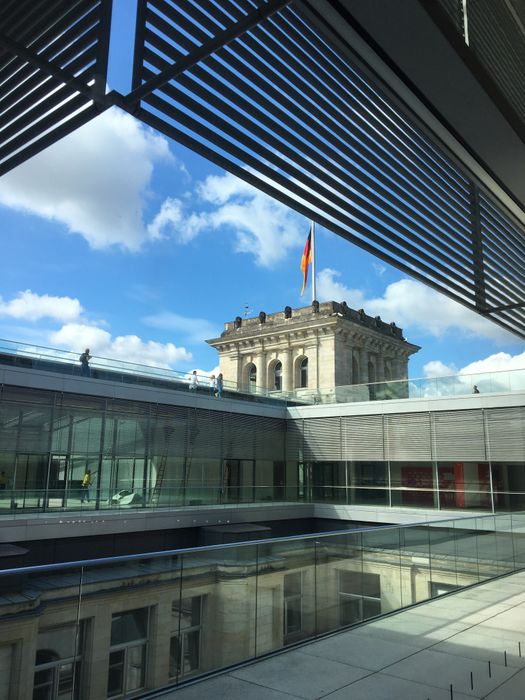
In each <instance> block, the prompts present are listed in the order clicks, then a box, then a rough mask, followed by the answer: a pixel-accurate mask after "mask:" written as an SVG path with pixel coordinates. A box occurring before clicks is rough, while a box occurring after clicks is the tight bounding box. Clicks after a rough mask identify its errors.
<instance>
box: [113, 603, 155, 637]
mask: <svg viewBox="0 0 525 700" xmlns="http://www.w3.org/2000/svg"><path fill="white" fill-rule="evenodd" d="M147 636H148V608H141V609H140V610H128V611H127V612H120V613H114V614H113V617H112V620H111V646H116V645H118V644H126V643H127V642H134V641H136V640H139V639H146V638H147Z"/></svg>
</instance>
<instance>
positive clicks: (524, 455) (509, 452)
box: [485, 406, 525, 462]
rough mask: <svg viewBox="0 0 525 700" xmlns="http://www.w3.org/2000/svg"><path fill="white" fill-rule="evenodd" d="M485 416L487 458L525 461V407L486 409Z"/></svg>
mask: <svg viewBox="0 0 525 700" xmlns="http://www.w3.org/2000/svg"><path fill="white" fill-rule="evenodd" d="M485 417H486V421H487V442H488V452H489V458H490V459H491V460H493V461H495V460H501V461H504V460H507V461H512V462H525V408H523V407H522V406H517V407H512V408H500V409H488V410H487V411H486V412H485Z"/></svg>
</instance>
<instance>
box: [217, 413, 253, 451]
mask: <svg viewBox="0 0 525 700" xmlns="http://www.w3.org/2000/svg"><path fill="white" fill-rule="evenodd" d="M226 420H227V421H228V425H229V430H228V441H227V442H226V443H225V446H224V447H225V457H228V458H230V459H254V457H255V428H256V417H255V416H247V415H244V414H242V413H229V414H228V415H227V416H226Z"/></svg>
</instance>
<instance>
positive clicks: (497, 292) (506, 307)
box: [128, 0, 525, 336]
mask: <svg viewBox="0 0 525 700" xmlns="http://www.w3.org/2000/svg"><path fill="white" fill-rule="evenodd" d="M301 4H302V3H293V4H292V5H287V3H286V2H283V1H279V0H273V1H269V2H262V1H259V2H258V3H256V2H255V1H252V0H236V1H235V2H233V0H231V1H229V0H221V1H220V2H218V1H216V0H203V1H200V2H198V3H197V2H186V1H185V2H181V1H177V0H169V1H168V0H141V2H140V9H139V17H138V28H137V45H136V49H137V51H136V55H135V66H134V87H135V89H134V91H133V92H132V93H131V94H130V95H129V96H128V99H129V100H131V101H132V100H133V99H140V107H138V108H136V109H135V112H134V113H135V114H136V115H137V116H139V117H140V118H141V119H142V120H144V121H145V122H148V123H149V124H150V125H152V126H154V127H155V128H157V129H158V130H160V131H162V132H164V133H165V134H167V135H169V136H171V137H172V138H174V139H176V140H178V141H180V142H182V143H184V144H185V145H186V146H189V147H190V148H193V149H194V150H196V151H198V152H199V153H201V154H202V155H204V156H206V157H207V158H209V159H210V160H212V161H214V162H216V163H217V164H218V165H220V166H222V167H224V168H226V169H227V170H229V171H231V172H233V173H235V174H236V175H238V176H240V177H242V178H243V179H245V180H247V181H248V182H250V183H252V184H253V185H254V186H256V187H257V188H258V189H261V190H263V191H265V192H267V193H268V194H270V195H272V196H273V197H275V198H277V199H279V200H280V201H282V202H284V203H285V204H287V205H289V206H290V207H292V208H294V209H296V210H298V211H300V212H301V213H303V214H305V215H306V216H308V217H312V218H314V219H315V220H316V221H318V222H319V223H321V224H323V225H324V226H326V227H327V228H328V229H330V230H332V231H334V232H336V233H338V234H340V235H342V236H343V237H344V238H346V239H348V240H349V241H351V242H352V243H355V244H356V245H358V246H360V247H361V248H364V249H365V250H367V251H369V252H372V253H374V254H375V255H377V256H379V257H380V258H382V259H383V260H385V261H387V262H389V263H391V264H392V265H394V266H396V267H397V268H398V269H401V270H403V271H405V272H407V273H408V274H410V275H411V276H413V277H416V278H418V279H420V280H422V281H423V282H425V283H427V284H429V285H431V286H433V287H434V288H436V289H438V290H439V291H441V292H443V293H445V294H447V295H448V296H450V297H452V298H453V299H455V300H457V301H459V302H460V303H462V304H464V305H466V306H468V307H470V308H471V309H473V310H475V311H477V312H479V313H483V314H490V315H491V318H492V319H493V320H495V321H497V322H498V323H499V324H500V325H502V326H504V327H506V328H508V329H509V330H511V331H514V332H517V333H518V334H521V335H523V336H525V310H524V309H523V308H522V305H523V281H524V280H523V275H524V266H523V264H522V261H523V259H524V258H525V236H524V232H523V229H522V228H521V227H520V225H519V223H518V222H517V221H513V220H512V218H511V216H510V214H505V213H503V212H502V211H501V209H500V207H499V206H498V205H497V204H496V203H495V202H494V201H492V199H491V197H490V195H489V194H488V193H484V192H482V190H481V189H480V187H479V186H478V185H477V183H475V182H474V181H473V179H472V178H471V177H469V175H468V174H467V173H465V172H463V171H462V169H461V168H460V166H459V165H457V164H456V163H455V162H454V160H453V159H452V158H451V157H449V156H448V154H447V153H446V152H445V150H444V149H441V148H440V147H439V146H438V145H436V144H435V143H433V142H432V141H431V140H430V138H429V137H428V136H427V135H426V134H425V133H424V132H423V130H421V129H419V128H418V127H417V126H416V124H415V123H411V121H410V119H409V117H408V116H407V115H406V114H403V113H401V112H400V110H399V109H398V108H397V107H394V105H393V103H390V102H389V101H388V100H387V98H386V97H385V96H384V95H383V94H381V92H380V91H379V88H378V87H377V86H375V85H372V84H371V83H370V81H369V80H368V79H365V77H364V75H363V74H361V73H360V72H359V69H358V68H357V67H356V66H354V65H350V64H349V63H348V61H346V60H344V59H343V58H342V57H341V56H340V55H339V54H338V53H337V52H336V51H335V50H334V49H333V48H331V47H330V46H329V45H328V44H327V43H326V42H325V41H324V40H323V39H322V38H321V37H320V36H319V35H318V34H317V33H316V32H315V31H314V30H313V29H312V27H311V26H310V25H309V24H308V23H307V22H306V21H305V19H304V18H303V17H302V15H301V14H300V13H299V12H298V10H297V9H296V7H297V6H300V5H301ZM481 202H483V212H484V216H485V215H486V211H487V210H490V211H491V212H492V213H493V214H494V216H492V218H491V221H490V224H489V225H488V226H487V224H486V220H485V218H484V220H483V226H484V228H482V225H481V222H480V209H481ZM495 221H496V223H495ZM494 234H496V236H495V238H496V240H497V245H496V246H494V245H492V243H493V242H494ZM489 244H490V245H489ZM485 245H487V248H488V250H487V251H486V250H485Z"/></svg>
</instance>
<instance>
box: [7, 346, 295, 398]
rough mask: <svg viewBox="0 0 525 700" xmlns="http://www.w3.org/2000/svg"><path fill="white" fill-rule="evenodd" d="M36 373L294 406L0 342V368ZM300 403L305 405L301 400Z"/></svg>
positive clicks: (135, 367) (121, 364)
mask: <svg viewBox="0 0 525 700" xmlns="http://www.w3.org/2000/svg"><path fill="white" fill-rule="evenodd" d="M2 364H3V365H10V366H15V367H25V368H30V369H40V370H45V371H47V372H56V373H59V374H65V375H69V376H76V377H83V378H85V379H105V380H109V381H113V382H119V383H124V384H140V385H145V386H154V387H161V388H168V389H174V390H181V391H185V392H188V391H192V392H193V393H194V394H195V395H197V396H207V397H212V398H219V399H220V398H221V397H225V398H235V399H241V400H244V401H256V402H257V401H262V402H264V403H266V404H273V405H283V404H285V403H286V401H292V402H294V403H296V402H297V399H296V398H294V397H293V396H292V395H291V394H290V393H288V394H285V393H282V392H270V391H267V390H265V389H262V388H260V387H257V386H255V385H254V386H253V387H251V388H250V390H249V391H248V390H247V391H243V390H242V389H241V388H239V387H238V386H237V383H236V382H231V381H224V382H223V389H222V393H221V396H218V395H217V396H216V393H217V392H216V391H215V389H214V388H213V387H212V385H211V382H210V378H209V376H208V375H199V374H197V375H196V379H197V381H196V382H195V381H194V380H192V378H191V372H180V371H178V370H175V369H171V368H170V367H156V366H153V365H148V364H138V363H134V362H127V361H124V360H116V359H110V358H106V357H98V356H95V355H94V356H93V357H92V358H91V360H90V361H89V369H88V370H85V369H83V367H82V365H81V363H80V354H79V353H73V352H70V351H68V350H60V349H58V348H46V347H42V346H37V345H29V344H27V343H19V342H16V341H11V340H0V365H2ZM303 403H307V401H306V400H305V401H304V402H303Z"/></svg>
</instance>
